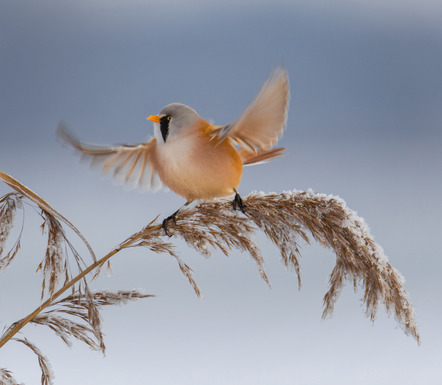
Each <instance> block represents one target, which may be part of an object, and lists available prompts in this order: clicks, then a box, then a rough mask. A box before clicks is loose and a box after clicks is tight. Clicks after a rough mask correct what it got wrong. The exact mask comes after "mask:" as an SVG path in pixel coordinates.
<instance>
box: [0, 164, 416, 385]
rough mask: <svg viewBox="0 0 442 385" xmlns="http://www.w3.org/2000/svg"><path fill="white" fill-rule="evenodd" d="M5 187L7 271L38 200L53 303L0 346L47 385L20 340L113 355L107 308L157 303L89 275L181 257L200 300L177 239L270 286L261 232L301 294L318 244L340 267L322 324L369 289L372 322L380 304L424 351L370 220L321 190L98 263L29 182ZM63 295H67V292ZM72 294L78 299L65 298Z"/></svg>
mask: <svg viewBox="0 0 442 385" xmlns="http://www.w3.org/2000/svg"><path fill="white" fill-rule="evenodd" d="M0 179H1V180H3V181H4V182H5V183H7V184H8V185H9V186H10V187H12V188H13V189H14V190H15V192H12V193H9V194H6V195H5V196H3V197H2V198H0V269H4V268H6V267H7V266H8V265H9V264H10V263H11V262H12V261H13V259H14V257H15V256H16V255H17V252H18V250H19V248H20V236H21V231H20V233H19V236H18V240H17V241H16V242H15V243H14V245H13V246H12V248H11V249H10V250H9V252H8V253H7V254H6V255H5V256H4V257H2V254H1V252H3V251H4V248H5V242H6V240H7V238H8V236H9V234H10V230H11V228H12V226H13V224H14V215H15V212H16V210H17V208H22V206H23V205H22V201H23V200H26V199H27V200H30V201H31V202H33V203H34V204H36V205H37V206H38V207H39V208H40V210H41V216H42V218H43V220H44V223H43V228H44V229H45V231H46V232H47V234H48V246H47V249H46V254H45V257H44V259H43V260H42V262H41V263H40V264H39V266H38V269H39V270H41V271H42V272H43V280H42V299H43V297H44V295H45V294H46V295H47V297H48V298H47V299H46V300H45V301H44V302H43V303H42V304H41V305H40V306H38V307H37V308H36V309H35V310H34V311H33V312H32V313H30V314H29V315H28V316H27V317H24V318H23V319H21V320H19V321H17V322H15V323H13V324H12V325H10V326H9V327H8V328H7V329H6V331H5V332H4V333H3V335H2V337H1V339H0V348H1V347H2V346H3V345H4V344H5V343H6V342H8V341H9V340H11V339H12V340H15V341H19V342H22V343H24V344H25V345H26V346H28V347H29V348H30V349H31V350H32V351H33V352H34V353H35V354H36V355H37V356H38V360H39V364H40V367H41V371H42V384H50V383H52V382H51V381H52V377H51V376H52V375H51V371H50V369H49V365H48V362H47V360H46V359H45V358H44V356H43V355H42V354H41V353H40V351H39V350H38V349H37V347H36V346H35V345H33V344H32V343H31V342H29V341H28V340H26V339H18V338H14V336H15V334H16V333H18V332H19V331H21V330H22V328H23V327H24V326H25V325H26V324H27V323H29V322H31V323H34V324H37V325H44V326H47V327H49V328H50V329H51V330H53V331H54V332H55V334H56V335H57V336H59V337H60V338H61V339H62V340H63V341H64V342H65V343H66V344H67V345H70V344H71V340H72V338H74V339H77V340H79V341H82V342H84V343H86V344H87V345H88V346H90V347H91V348H92V349H95V350H101V351H103V352H104V350H105V345H104V342H103V335H102V332H101V318H100V313H99V308H100V307H101V306H105V305H115V304H121V303H126V302H127V301H129V300H134V299H138V298H147V297H150V295H145V294H142V293H140V292H138V291H118V292H115V293H112V292H108V291H99V292H96V293H92V292H91V291H90V290H89V288H88V285H87V280H86V276H87V275H88V274H89V273H91V272H94V271H95V275H94V276H97V275H99V274H100V271H101V268H102V267H103V266H104V265H105V264H106V263H108V262H109V259H110V258H111V257H112V256H113V255H115V254H116V253H118V252H119V251H121V250H124V249H128V248H133V247H140V246H141V247H144V248H147V249H149V250H150V251H152V252H154V253H165V254H168V255H170V256H171V257H173V258H174V259H175V260H176V261H177V263H178V266H179V268H180V270H181V272H182V273H183V274H184V276H185V277H186V278H187V280H188V281H189V283H190V284H191V286H192V287H193V289H194V291H195V293H196V294H197V295H198V296H200V295H201V292H200V289H199V287H198V285H197V283H196V282H195V280H194V278H193V275H192V273H193V271H192V269H191V268H190V267H189V266H188V265H187V264H186V263H185V262H184V261H183V260H182V259H181V258H180V257H179V255H178V254H177V252H176V250H175V247H174V245H173V244H172V243H171V240H172V239H173V237H180V238H182V239H183V240H184V241H185V242H186V243H187V244H188V245H189V246H190V247H192V248H194V249H195V250H196V251H197V252H198V253H200V254H202V255H203V256H204V257H209V256H210V254H211V252H212V251H215V250H219V251H221V252H222V253H223V254H225V255H226V256H228V255H229V253H230V252H231V251H232V250H233V249H238V250H240V251H245V252H247V253H249V254H250V256H251V258H252V259H253V260H254V261H255V263H256V265H257V269H258V272H259V274H260V275H261V277H262V278H263V280H264V281H265V282H266V283H267V284H268V285H270V283H269V280H268V278H267V275H266V273H265V271H264V259H263V257H262V255H261V252H260V250H259V248H258V246H257V245H256V243H255V242H254V240H253V237H254V234H255V232H256V231H258V230H261V231H262V232H263V233H264V234H265V235H266V236H267V237H268V238H269V239H270V240H271V241H272V242H273V243H274V244H275V245H276V247H278V248H279V251H280V254H281V260H282V262H283V264H284V265H285V266H286V267H287V268H289V269H293V270H294V271H295V273H296V275H297V279H298V285H299V287H300V286H301V275H300V264H299V258H300V256H301V255H300V251H299V247H298V245H299V242H306V243H309V242H310V238H313V239H314V240H316V241H318V242H319V243H320V244H321V245H323V246H325V247H327V248H331V249H332V250H333V251H334V252H335V254H336V264H335V267H334V268H333V270H332V272H331V274H330V285H329V290H328V291H327V293H326V294H325V296H324V311H323V317H326V316H328V315H330V314H331V313H332V312H333V309H334V304H335V302H336V300H337V298H338V296H339V292H340V290H341V288H342V286H343V284H344V281H345V280H348V281H350V282H352V283H353V284H354V286H355V287H356V286H357V285H358V283H359V284H360V286H361V287H362V288H363V290H364V295H363V301H364V303H365V309H366V314H367V316H368V317H370V319H371V320H374V319H375V317H376V313H377V311H378V309H379V306H380V305H381V304H383V305H384V307H385V309H386V310H387V312H388V313H394V315H395V317H396V319H397V321H398V323H399V324H400V325H401V327H402V328H403V329H404V331H405V332H406V333H407V334H411V335H412V336H413V337H414V338H415V339H416V340H417V342H418V343H419V333H418V330H417V323H416V320H415V317H414V310H413V307H412V305H411V303H410V301H409V298H408V294H407V292H406V290H405V289H404V287H403V278H402V276H401V275H400V274H399V273H398V272H397V271H396V270H395V269H394V268H393V267H392V266H391V265H390V263H389V262H388V259H387V257H386V256H385V255H384V252H383V250H382V248H381V247H380V246H379V245H378V244H377V243H376V242H375V241H374V240H373V237H372V236H371V234H370V231H369V229H368V227H367V225H366V224H365V222H364V221H363V219H362V218H360V217H358V216H357V215H356V213H355V212H354V211H352V210H350V209H349V208H348V207H347V206H346V204H345V202H344V201H343V200H341V199H340V198H338V197H334V196H327V195H323V194H317V193H314V192H312V191H296V190H294V191H290V192H284V193H281V194H276V193H273V194H267V195H265V194H263V193H252V194H250V195H249V196H248V197H246V198H245V199H244V204H245V214H242V213H240V212H236V211H234V210H232V206H231V203H230V202H226V201H223V200H214V201H209V202H202V203H200V204H198V205H197V206H195V207H192V208H187V209H186V210H182V211H180V213H179V215H178V217H177V223H173V222H171V223H170V224H169V227H168V233H169V235H170V237H169V236H168V235H167V234H165V232H164V230H163V229H162V227H161V224H159V223H157V222H156V219H157V218H156V219H155V220H153V221H152V222H150V223H149V224H148V225H147V226H146V227H144V228H143V229H141V230H140V231H139V232H137V233H135V234H133V235H131V236H130V237H128V238H127V239H126V240H125V241H123V242H122V243H120V244H119V245H118V246H117V247H116V248H115V249H113V250H112V251H110V252H109V253H108V254H106V255H105V256H104V257H102V258H101V259H99V260H96V258H95V256H94V254H93V251H92V249H91V247H90V246H89V244H88V243H87V241H86V240H85V239H84V237H83V236H82V235H81V233H80V232H79V231H78V230H77V229H76V228H75V227H74V226H73V225H72V224H71V223H70V222H69V221H68V220H67V219H66V218H64V217H63V216H62V215H61V214H59V213H58V212H57V211H56V210H54V209H53V208H52V207H51V206H50V205H49V204H48V203H47V202H45V201H44V200H43V199H42V198H40V197H39V196H38V195H36V194H35V193H33V192H32V191H31V190H29V189H28V188H26V187H25V186H23V185H22V184H21V183H20V182H18V181H17V180H15V179H14V178H12V177H10V176H9V175H7V174H4V173H2V172H1V171H0ZM64 226H67V227H68V228H70V229H71V230H73V231H74V232H75V233H76V234H77V235H78V236H79V237H80V239H81V241H83V242H84V243H85V244H86V246H87V248H88V249H89V252H90V254H91V259H92V263H90V264H86V263H85V262H84V261H83V260H82V259H81V257H80V256H79V254H78V253H77V252H76V250H75V248H74V247H73V245H72V243H71V242H70V241H69V240H68V238H67V236H66V232H65V229H64ZM72 258H73V260H74V261H75V264H76V267H77V274H76V275H75V276H74V275H73V274H71V268H70V267H69V260H71V259H72ZM60 286H61V287H60ZM68 289H71V290H72V293H71V294H70V295H68V296H66V297H64V298H61V299H60V298H59V297H60V296H61V295H62V294H63V293H65V292H66V291H67V290H68ZM0 381H3V382H1V383H5V384H16V381H15V380H14V379H13V377H12V375H11V374H10V372H9V371H7V370H6V369H0Z"/></svg>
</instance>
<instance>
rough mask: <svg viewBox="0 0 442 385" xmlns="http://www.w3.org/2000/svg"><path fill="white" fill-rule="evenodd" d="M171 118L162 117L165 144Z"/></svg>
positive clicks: (161, 126)
mask: <svg viewBox="0 0 442 385" xmlns="http://www.w3.org/2000/svg"><path fill="white" fill-rule="evenodd" d="M169 122H170V116H162V117H161V118H160V130H161V136H162V137H163V140H164V143H166V139H167V135H169Z"/></svg>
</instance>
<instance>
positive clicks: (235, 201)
mask: <svg viewBox="0 0 442 385" xmlns="http://www.w3.org/2000/svg"><path fill="white" fill-rule="evenodd" d="M232 204H233V210H235V211H236V207H238V208H239V210H240V211H241V212H242V213H243V214H245V211H244V208H245V207H246V206H245V205H244V202H243V200H242V199H241V197H240V195H239V194H238V193H237V192H236V191H235V198H233V202H232Z"/></svg>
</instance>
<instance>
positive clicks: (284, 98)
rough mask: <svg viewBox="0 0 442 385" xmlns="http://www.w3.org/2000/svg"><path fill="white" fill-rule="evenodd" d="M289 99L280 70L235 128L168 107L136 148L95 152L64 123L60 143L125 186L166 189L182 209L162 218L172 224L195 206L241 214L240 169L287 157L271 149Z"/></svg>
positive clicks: (190, 110) (95, 148) (284, 72)
mask: <svg viewBox="0 0 442 385" xmlns="http://www.w3.org/2000/svg"><path fill="white" fill-rule="evenodd" d="M289 99H290V92H289V77H288V72H287V70H286V69H284V68H281V67H278V68H276V69H275V70H273V72H272V73H271V75H270V76H269V77H268V78H267V79H266V81H265V82H264V83H263V85H262V86H261V88H260V90H259V91H258V93H257V95H256V96H255V98H254V99H253V101H252V102H251V103H250V104H249V106H248V107H247V108H246V109H245V110H244V112H243V113H242V114H241V115H240V116H239V118H238V119H236V120H235V121H234V122H233V123H230V124H227V125H224V126H216V125H214V124H212V123H209V121H207V120H205V119H203V118H202V117H201V116H200V115H199V114H198V113H197V112H196V111H195V110H194V109H193V108H191V107H189V106H187V105H185V104H181V103H171V104H169V105H167V106H165V107H164V108H163V109H162V110H161V111H160V112H159V114H158V115H150V116H149V117H148V118H147V120H149V121H152V122H153V126H154V130H153V131H154V136H153V137H151V138H150V140H148V141H147V142H142V143H138V144H134V145H113V146H95V145H90V144H86V143H83V142H81V141H80V140H78V139H77V138H76V137H75V136H74V135H72V133H71V132H70V131H69V130H68V129H67V127H66V125H65V124H64V123H63V122H60V123H59V125H58V128H57V134H58V137H59V138H60V139H61V140H62V141H63V142H64V143H66V144H68V145H70V146H71V147H73V148H74V149H75V150H77V151H79V152H80V153H81V154H82V155H83V156H84V157H87V158H90V160H91V163H92V164H95V165H96V164H98V165H99V166H100V167H101V171H102V172H103V173H111V174H112V175H113V176H114V178H115V179H117V180H118V179H122V180H123V182H124V183H125V184H126V185H136V186H137V187H139V188H140V189H142V190H144V189H151V190H156V189H159V188H161V187H165V188H168V189H170V190H172V191H173V192H175V193H176V194H178V195H180V196H182V197H183V198H184V199H185V200H186V203H185V204H184V205H183V206H181V207H180V208H179V209H178V210H176V211H175V212H174V213H173V214H172V215H170V216H168V217H167V218H165V219H164V220H163V222H162V227H163V229H164V231H165V233H166V234H167V235H170V234H169V233H168V231H167V226H168V223H169V221H170V220H173V222H175V223H176V217H177V214H178V213H179V211H180V210H181V209H182V208H183V207H185V206H187V205H189V204H190V203H192V202H193V201H195V200H211V199H215V198H222V197H233V201H232V205H233V209H234V210H237V209H239V210H240V211H242V212H243V213H244V209H245V205H244V202H243V200H242V198H241V196H240V195H239V193H238V188H239V185H240V181H241V177H242V172H243V166H246V165H253V164H259V163H264V162H267V161H269V160H272V159H274V158H277V157H280V156H282V155H284V154H285V152H284V151H285V148H283V147H280V148H272V147H273V145H274V144H275V143H276V142H277V141H278V139H279V138H280V137H281V135H282V132H283V130H284V128H285V125H286V122H287V113H288V105H289Z"/></svg>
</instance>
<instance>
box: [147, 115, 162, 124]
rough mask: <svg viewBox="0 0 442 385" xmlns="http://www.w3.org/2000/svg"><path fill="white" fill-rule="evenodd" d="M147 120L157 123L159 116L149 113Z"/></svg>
mask: <svg viewBox="0 0 442 385" xmlns="http://www.w3.org/2000/svg"><path fill="white" fill-rule="evenodd" d="M147 120H151V121H152V122H155V123H159V122H160V117H159V116H158V115H150V116H149V117H148V118H147Z"/></svg>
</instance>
